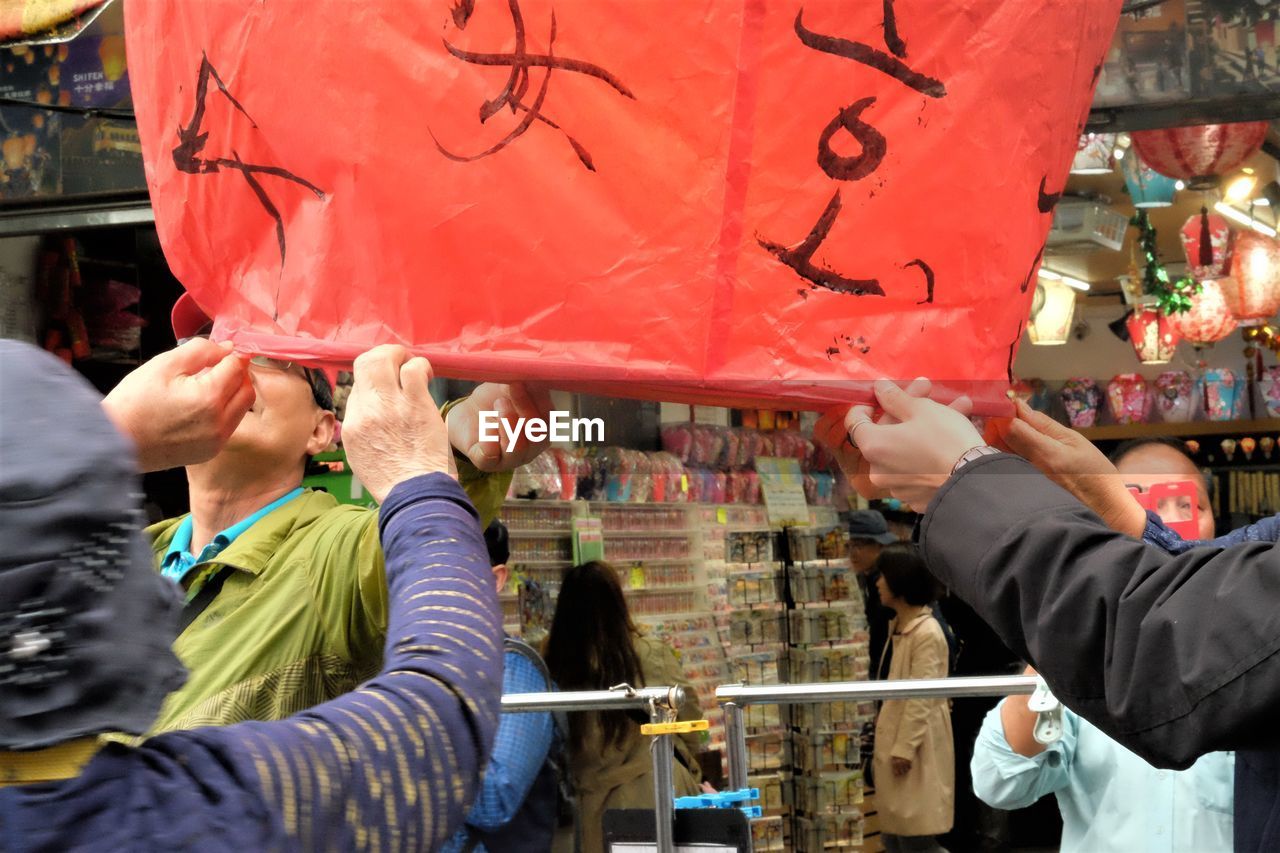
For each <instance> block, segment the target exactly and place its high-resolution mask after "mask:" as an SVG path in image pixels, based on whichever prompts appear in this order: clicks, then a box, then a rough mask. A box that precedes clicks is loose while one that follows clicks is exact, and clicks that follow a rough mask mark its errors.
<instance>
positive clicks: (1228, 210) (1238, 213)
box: [1213, 201, 1276, 237]
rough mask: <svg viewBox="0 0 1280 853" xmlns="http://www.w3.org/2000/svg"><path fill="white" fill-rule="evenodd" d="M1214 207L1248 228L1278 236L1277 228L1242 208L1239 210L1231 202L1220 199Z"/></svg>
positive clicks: (1269, 235) (1270, 235)
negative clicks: (1260, 220) (1227, 202)
mask: <svg viewBox="0 0 1280 853" xmlns="http://www.w3.org/2000/svg"><path fill="white" fill-rule="evenodd" d="M1213 209H1214V210H1216V211H1218V212H1219V213H1221V214H1222V215H1223V216H1225V217H1227V218H1228V219H1231V220H1233V221H1235V222H1238V223H1239V224H1241V225H1243V226H1245V227H1246V228H1252V229H1253V230H1254V231H1257V232H1258V233H1259V234H1265V235H1267V236H1268V237H1274V236H1276V229H1274V228H1272V227H1271V226H1270V225H1267V224H1266V223H1265V222H1259V221H1258V220H1257V219H1254V218H1253V217H1252V216H1250V215H1249V214H1247V213H1245V212H1244V211H1242V210H1238V209H1236V208H1234V207H1232V206H1231V205H1229V204H1226V203H1224V202H1221V201H1220V202H1217V203H1216V204H1214V206H1213Z"/></svg>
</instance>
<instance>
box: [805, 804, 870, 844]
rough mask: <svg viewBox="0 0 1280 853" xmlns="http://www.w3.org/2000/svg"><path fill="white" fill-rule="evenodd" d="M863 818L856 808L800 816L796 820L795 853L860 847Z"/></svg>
mask: <svg viewBox="0 0 1280 853" xmlns="http://www.w3.org/2000/svg"><path fill="white" fill-rule="evenodd" d="M862 830H863V818H862V814H861V812H859V811H857V810H856V809H854V810H850V811H848V812H838V813H834V814H821V815H813V816H805V817H801V818H800V819H798V820H797V821H796V838H795V849H796V851H797V853H823V851H826V850H856V849H859V848H861V847H862Z"/></svg>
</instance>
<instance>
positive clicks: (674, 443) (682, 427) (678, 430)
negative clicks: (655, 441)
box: [662, 424, 693, 464]
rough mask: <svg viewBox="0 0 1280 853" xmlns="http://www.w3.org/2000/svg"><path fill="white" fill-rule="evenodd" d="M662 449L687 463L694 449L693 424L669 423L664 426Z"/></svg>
mask: <svg viewBox="0 0 1280 853" xmlns="http://www.w3.org/2000/svg"><path fill="white" fill-rule="evenodd" d="M662 449H663V450H665V451H666V452H667V453H670V454H671V455H673V456H675V457H676V458H677V459H679V460H680V462H681V463H683V464H687V463H688V462H689V457H690V455H691V454H692V451H693V425H692V424H668V425H666V426H664V427H663V428H662Z"/></svg>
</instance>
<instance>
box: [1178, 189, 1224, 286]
mask: <svg viewBox="0 0 1280 853" xmlns="http://www.w3.org/2000/svg"><path fill="white" fill-rule="evenodd" d="M1234 243H1235V232H1233V231H1232V230H1231V225H1230V223H1228V222H1227V219H1226V217H1225V216H1219V215H1218V214H1216V213H1210V212H1209V209H1208V208H1207V207H1202V208H1200V215H1199V216H1193V217H1191V218H1190V219H1188V220H1187V221H1186V224H1184V225H1183V226H1182V251H1183V252H1184V253H1185V254H1186V256H1187V269H1188V272H1189V273H1190V275H1191V277H1192V278H1194V279H1196V280H1197V281H1200V280H1204V279H1214V278H1226V277H1227V276H1228V275H1230V274H1231V247H1232V246H1233V245H1234Z"/></svg>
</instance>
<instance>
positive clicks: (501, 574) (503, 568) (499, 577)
mask: <svg viewBox="0 0 1280 853" xmlns="http://www.w3.org/2000/svg"><path fill="white" fill-rule="evenodd" d="M510 579H511V569H509V568H507V564H506V563H499V564H498V565H496V566H494V567H493V582H494V584H495V585H496V586H497V587H498V592H502V591H503V590H505V589H506V588H507V581H509V580H510Z"/></svg>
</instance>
